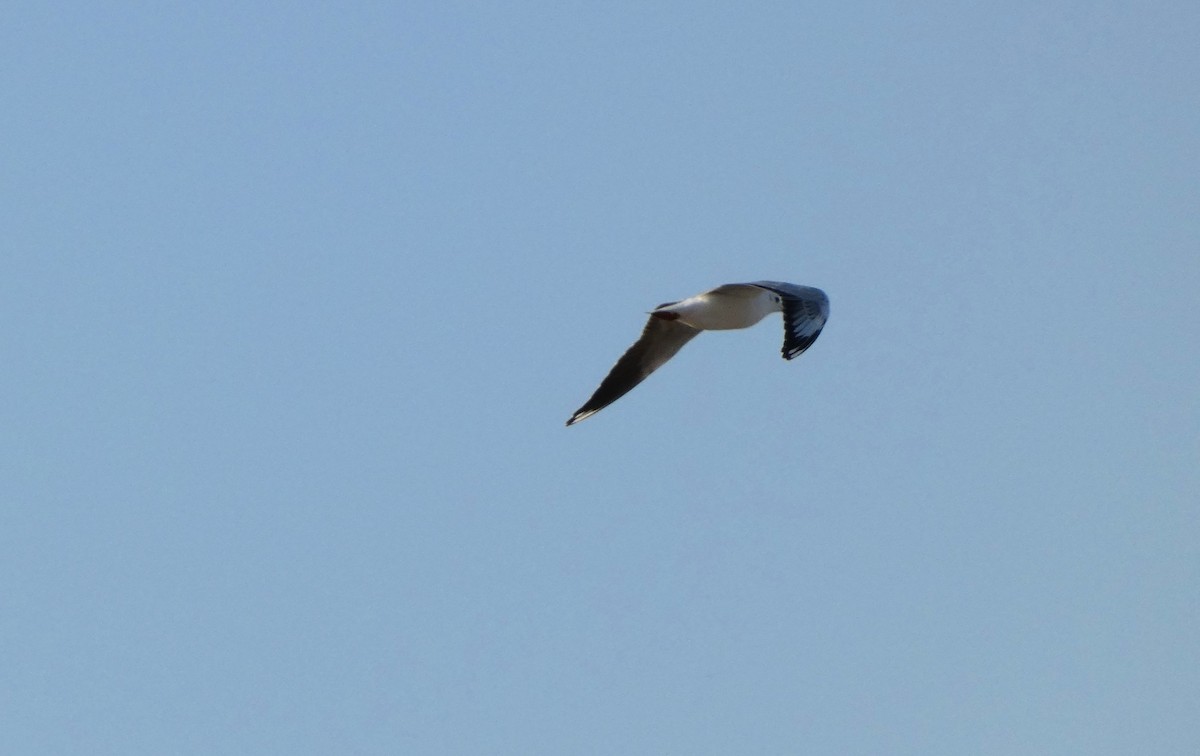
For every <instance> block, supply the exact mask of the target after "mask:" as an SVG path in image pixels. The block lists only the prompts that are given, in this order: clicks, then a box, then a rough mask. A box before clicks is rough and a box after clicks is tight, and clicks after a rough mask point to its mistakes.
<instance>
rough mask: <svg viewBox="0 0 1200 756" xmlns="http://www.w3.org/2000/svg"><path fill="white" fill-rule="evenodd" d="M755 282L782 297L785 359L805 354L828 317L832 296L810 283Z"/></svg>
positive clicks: (783, 351)
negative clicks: (830, 297)
mask: <svg viewBox="0 0 1200 756" xmlns="http://www.w3.org/2000/svg"><path fill="white" fill-rule="evenodd" d="M754 285H755V286H759V287H762V288H764V289H769V290H771V291H773V292H775V293H776V294H778V295H779V296H780V298H781V299H782V300H783V303H782V304H783V349H782V350H781V352H782V353H783V358H784V359H785V360H790V359H792V358H794V357H798V356H800V355H801V354H803V353H804V350H805V349H808V348H809V347H810V346H812V343H813V342H814V341H816V340H817V337H818V336H820V335H821V329H822V328H824V327H825V321H826V320H828V319H829V297H827V296H825V292H823V291H821V290H820V289H815V288H813V287H811V286H797V285H796V284H790V283H782V282H780V281H755V282H754Z"/></svg>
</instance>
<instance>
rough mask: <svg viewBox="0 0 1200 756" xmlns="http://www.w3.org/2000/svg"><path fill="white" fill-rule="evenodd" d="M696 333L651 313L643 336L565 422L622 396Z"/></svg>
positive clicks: (678, 323) (690, 328) (571, 423)
mask: <svg viewBox="0 0 1200 756" xmlns="http://www.w3.org/2000/svg"><path fill="white" fill-rule="evenodd" d="M668 304H670V303H668ZM660 306H661V305H660ZM698 333H700V331H698V330H696V329H695V328H692V327H691V326H688V325H684V324H683V323H680V322H679V321H678V320H664V319H662V318H656V317H654V316H651V317H650V319H649V320H647V321H646V327H645V328H643V329H642V337H641V338H640V339H638V340H637V342H636V343H635V344H634V345H633V346H631V347H629V349H628V350H627V351H626V352H625V354H624V355H622V356H621V359H619V360H617V364H616V365H613V369H612V370H610V371H609V373H608V376H607V377H606V378H605V379H604V380H603V381H601V382H600V388H598V389H596V393H594V394H592V398H591V399H588V400H587V403H585V404H584V405H583V406H582V407H580V408H579V409H577V410H575V414H574V415H571V419H570V420H568V421H567V425H574V424H575V423H577V422H579V421H580V420H585V419H587V418H589V417H591V416H592V415H594V414H596V413H597V412H599V411H600V410H602V409H604V408H605V407H607V406H608V405H610V404H612V403H613V402H615V401H617V400H618V399H620V398H621V397H623V396H625V395H626V394H627V393H629V391H630V390H631V389H632V388H633V387H634V386H636V385H638V384H639V383H641V382H642V381H644V380H646V376H648V375H650V374H651V373H653V372H654V371H655V370H658V369H659V368H660V367H662V366H663V365H664V364H665V363H666V362H667V360H669V359H671V358H672V357H674V356H675V354H676V353H677V352H678V351H679V350H680V349H682V348H683V345H684V344H686V343H688V342H689V341H691V340H692V338H694V337H695V336H696V334H698Z"/></svg>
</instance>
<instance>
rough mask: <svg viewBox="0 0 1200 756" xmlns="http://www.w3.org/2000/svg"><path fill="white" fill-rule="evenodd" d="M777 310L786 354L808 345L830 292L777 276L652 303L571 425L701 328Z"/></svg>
mask: <svg viewBox="0 0 1200 756" xmlns="http://www.w3.org/2000/svg"><path fill="white" fill-rule="evenodd" d="M773 312H781V313H783V325H784V337H783V358H784V359H786V360H790V359H792V358H793V357H796V356H797V355H799V354H801V353H803V352H804V350H805V349H808V347H809V346H811V345H812V343H813V342H814V341H816V339H817V336H818V335H820V333H821V329H822V328H824V327H825V321H826V320H827V319H828V318H829V298H828V297H826V296H825V292H823V291H821V290H820V289H814V288H812V287H811V286H797V285H796V284H789V283H782V282H779V281H756V282H754V283H745V284H724V285H723V286H718V287H717V288H715V289H712V290H711V291H706V292H704V293H703V294H697V295H696V296H694V297H688V298H687V299H683V300H680V301H678V302H667V303H666V304H662V305H659V306H658V307H656V308H654V310H653V311H652V312H651V313H650V319H649V320H648V321H647V322H646V327H645V328H644V329H643V330H642V337H641V338H640V339H638V340H637V342H636V343H635V344H634V345H633V346H632V347H630V348H629V350H628V351H626V352H625V354H624V355H623V356H622V357H621V359H619V360H617V364H616V365H614V366H613V369H612V370H611V371H610V372H609V374H608V376H607V377H606V378H605V379H604V380H603V381H602V382H601V383H600V388H598V389H596V393H594V394H592V397H591V398H590V399H588V401H587V402H586V403H585V404H584V405H583V406H582V407H580V408H579V409H578V410H576V412H575V414H574V415H572V416H571V419H570V420H568V421H567V425H574V424H575V423H577V422H579V421H580V420H583V419H586V418H588V417H591V416H592V415H594V414H596V413H597V412H599V411H600V410H602V409H604V408H605V407H607V406H608V405H610V404H612V403H613V402H615V401H616V400H617V399H620V398H621V397H622V396H624V395H625V394H626V393H628V392H629V390H630V389H632V388H633V387H634V386H636V385H638V384H639V383H641V382H642V381H643V380H645V379H646V376H648V375H650V374H651V373H653V372H654V371H655V370H657V369H658V368H659V367H661V366H662V365H663V364H665V363H666V362H667V360H669V359H671V358H672V357H674V356H675V354H676V353H677V352H678V351H679V350H680V349H682V348H683V345H684V344H686V343H687V342H689V341H691V340H692V338H693V337H695V336H696V335H698V334H699V333H700V332H701V331H726V330H733V329H738V328H749V327H750V326H752V325H755V324H756V323H758V322H759V321H760V320H762V319H763V318H765V317H766V316H767V315H770V314H771V313H773Z"/></svg>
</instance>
